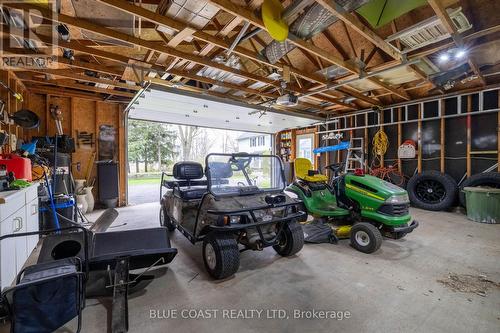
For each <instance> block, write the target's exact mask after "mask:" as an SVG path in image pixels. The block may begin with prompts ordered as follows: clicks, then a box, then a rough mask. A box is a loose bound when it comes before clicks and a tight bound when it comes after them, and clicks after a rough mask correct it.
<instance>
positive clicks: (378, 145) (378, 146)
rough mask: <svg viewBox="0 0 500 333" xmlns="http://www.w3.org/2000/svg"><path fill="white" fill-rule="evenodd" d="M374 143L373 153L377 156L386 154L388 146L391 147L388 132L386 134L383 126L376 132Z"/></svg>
mask: <svg viewBox="0 0 500 333" xmlns="http://www.w3.org/2000/svg"><path fill="white" fill-rule="evenodd" d="M372 145H373V149H372V151H373V154H374V155H375V156H380V157H381V156H384V155H385V153H386V152H387V148H388V147H389V139H388V138H387V134H385V132H384V130H383V129H382V128H381V129H379V130H378V131H377V133H375V135H374V136H373V140H372Z"/></svg>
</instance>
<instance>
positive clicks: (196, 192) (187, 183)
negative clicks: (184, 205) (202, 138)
mask: <svg viewBox="0 0 500 333" xmlns="http://www.w3.org/2000/svg"><path fill="white" fill-rule="evenodd" d="M173 174H174V178H175V179H176V180H179V182H178V183H177V186H174V195H175V196H177V197H178V198H180V199H182V200H199V199H201V198H202V197H203V194H205V192H207V183H206V181H200V179H201V178H203V167H202V166H201V164H200V163H197V162H178V163H175V165H174V168H173ZM182 185H184V186H182ZM191 185H196V186H191Z"/></svg>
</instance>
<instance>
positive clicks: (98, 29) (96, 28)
mask: <svg viewBox="0 0 500 333" xmlns="http://www.w3.org/2000/svg"><path fill="white" fill-rule="evenodd" d="M6 6H8V7H11V8H16V9H25V10H27V9H30V8H31V9H32V8H36V9H37V11H32V12H30V13H32V14H34V15H39V14H40V13H41V14H42V15H44V16H49V15H48V14H49V10H47V9H45V8H43V7H40V6H35V5H32V4H30V5H26V4H19V3H8V4H6ZM57 21H58V22H61V23H65V24H69V25H72V26H77V27H79V28H82V29H84V30H87V31H91V32H93V33H97V34H99V35H103V36H106V37H108V38H113V39H116V40H121V41H124V42H128V43H130V44H132V45H135V46H139V47H142V48H144V49H150V50H156V51H158V52H160V53H164V54H166V55H172V56H175V57H179V58H182V59H185V60H186V61H191V62H194V63H198V64H200V65H204V66H208V67H212V68H216V69H219V70H221V71H224V72H228V73H231V74H234V75H237V76H240V77H244V78H247V79H251V80H254V81H256V82H262V83H265V84H269V85H273V86H279V83H278V82H276V81H273V80H271V79H268V78H265V77H261V76H258V75H254V74H251V73H246V72H244V71H241V70H237V69H234V68H232V67H229V66H225V65H222V64H219V63H217V62H214V61H211V60H208V59H206V58H204V57H199V56H196V55H193V54H190V53H186V52H182V51H179V50H177V49H174V48H170V47H160V46H157V45H154V44H152V43H151V42H150V41H148V40H144V39H141V38H138V37H135V36H130V35H127V34H125V33H122V32H119V31H116V30H112V29H109V28H105V27H103V26H101V25H98V24H95V23H92V22H90V21H88V20H84V19H79V18H74V17H69V16H66V15H62V14H60V15H58V16H57Z"/></svg>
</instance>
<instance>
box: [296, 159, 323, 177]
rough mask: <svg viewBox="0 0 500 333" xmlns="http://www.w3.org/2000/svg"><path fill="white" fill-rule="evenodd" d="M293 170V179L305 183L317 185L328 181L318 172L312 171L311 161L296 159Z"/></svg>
mask: <svg viewBox="0 0 500 333" xmlns="http://www.w3.org/2000/svg"><path fill="white" fill-rule="evenodd" d="M294 169H295V177H296V178H299V179H302V180H304V181H306V182H311V183H317V182H327V181H328V177H327V176H325V175H322V174H320V173H319V172H318V171H316V170H314V169H313V166H312V163H311V161H309V160H308V159H307V158H300V157H299V158H296V159H295V165H294Z"/></svg>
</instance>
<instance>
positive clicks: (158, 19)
mask: <svg viewBox="0 0 500 333" xmlns="http://www.w3.org/2000/svg"><path fill="white" fill-rule="evenodd" d="M98 1H100V2H103V3H105V4H107V5H110V6H112V7H114V8H116V9H119V10H122V11H125V12H127V13H129V14H132V15H136V16H139V17H142V18H144V19H147V20H150V21H151V22H153V23H155V24H157V25H163V26H167V27H169V28H171V29H174V30H176V31H180V30H182V29H184V28H185V27H189V25H188V24H185V23H182V22H180V21H177V20H174V19H172V18H169V17H167V16H162V15H158V14H157V13H155V12H152V11H150V10H147V9H145V8H141V7H138V6H135V5H132V4H128V3H126V2H125V1H123V0H98ZM235 17H239V16H235ZM243 19H245V18H244V17H243ZM213 21H214V24H215V25H216V26H218V27H220V30H222V29H223V28H222V26H221V25H220V23H218V21H217V19H216V18H215V17H214V19H213ZM250 23H253V22H252V21H250ZM192 36H193V37H194V38H198V39H200V40H203V41H205V42H207V43H208V45H214V46H217V47H219V48H221V49H225V50H227V49H228V48H229V47H230V44H229V43H228V42H226V41H225V40H223V39H221V38H217V37H216V36H213V35H210V34H208V33H206V32H204V31H202V30H197V31H196V32H194V33H193V34H192ZM252 40H255V41H256V42H257V43H259V44H261V46H262V47H265V46H266V45H267V44H265V43H264V42H263V41H262V40H261V39H260V38H259V37H258V36H254V37H253V38H252V39H251V41H252ZM306 48H307V47H306ZM315 48H316V49H318V50H319V49H320V48H318V47H315ZM210 49H212V47H208V50H210ZM303 49H304V48H303ZM233 52H234V53H236V54H238V55H240V56H243V57H246V58H249V59H251V60H253V61H256V62H260V63H261V64H263V65H265V66H270V67H274V68H277V69H279V70H281V69H282V65H281V64H280V63H277V64H271V63H270V62H268V61H267V60H266V59H264V58H263V57H262V56H261V55H260V54H258V52H255V53H254V52H252V51H250V50H248V49H246V48H244V47H242V46H236V47H235V48H234V51H233ZM206 53H207V52H204V51H203V50H202V51H201V52H200V54H199V55H203V56H204V55H206ZM325 54H326V52H325ZM316 56H317V55H316ZM290 71H291V72H293V73H295V74H297V75H299V76H301V77H303V78H304V79H306V80H313V81H316V82H318V83H320V84H322V85H326V84H327V82H326V80H324V79H322V78H318V76H316V77H315V76H313V75H311V74H308V73H304V72H303V71H301V70H299V69H296V68H290ZM373 102H374V100H371V101H370V103H373ZM378 104H380V102H378V101H377V103H376V104H373V105H378Z"/></svg>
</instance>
